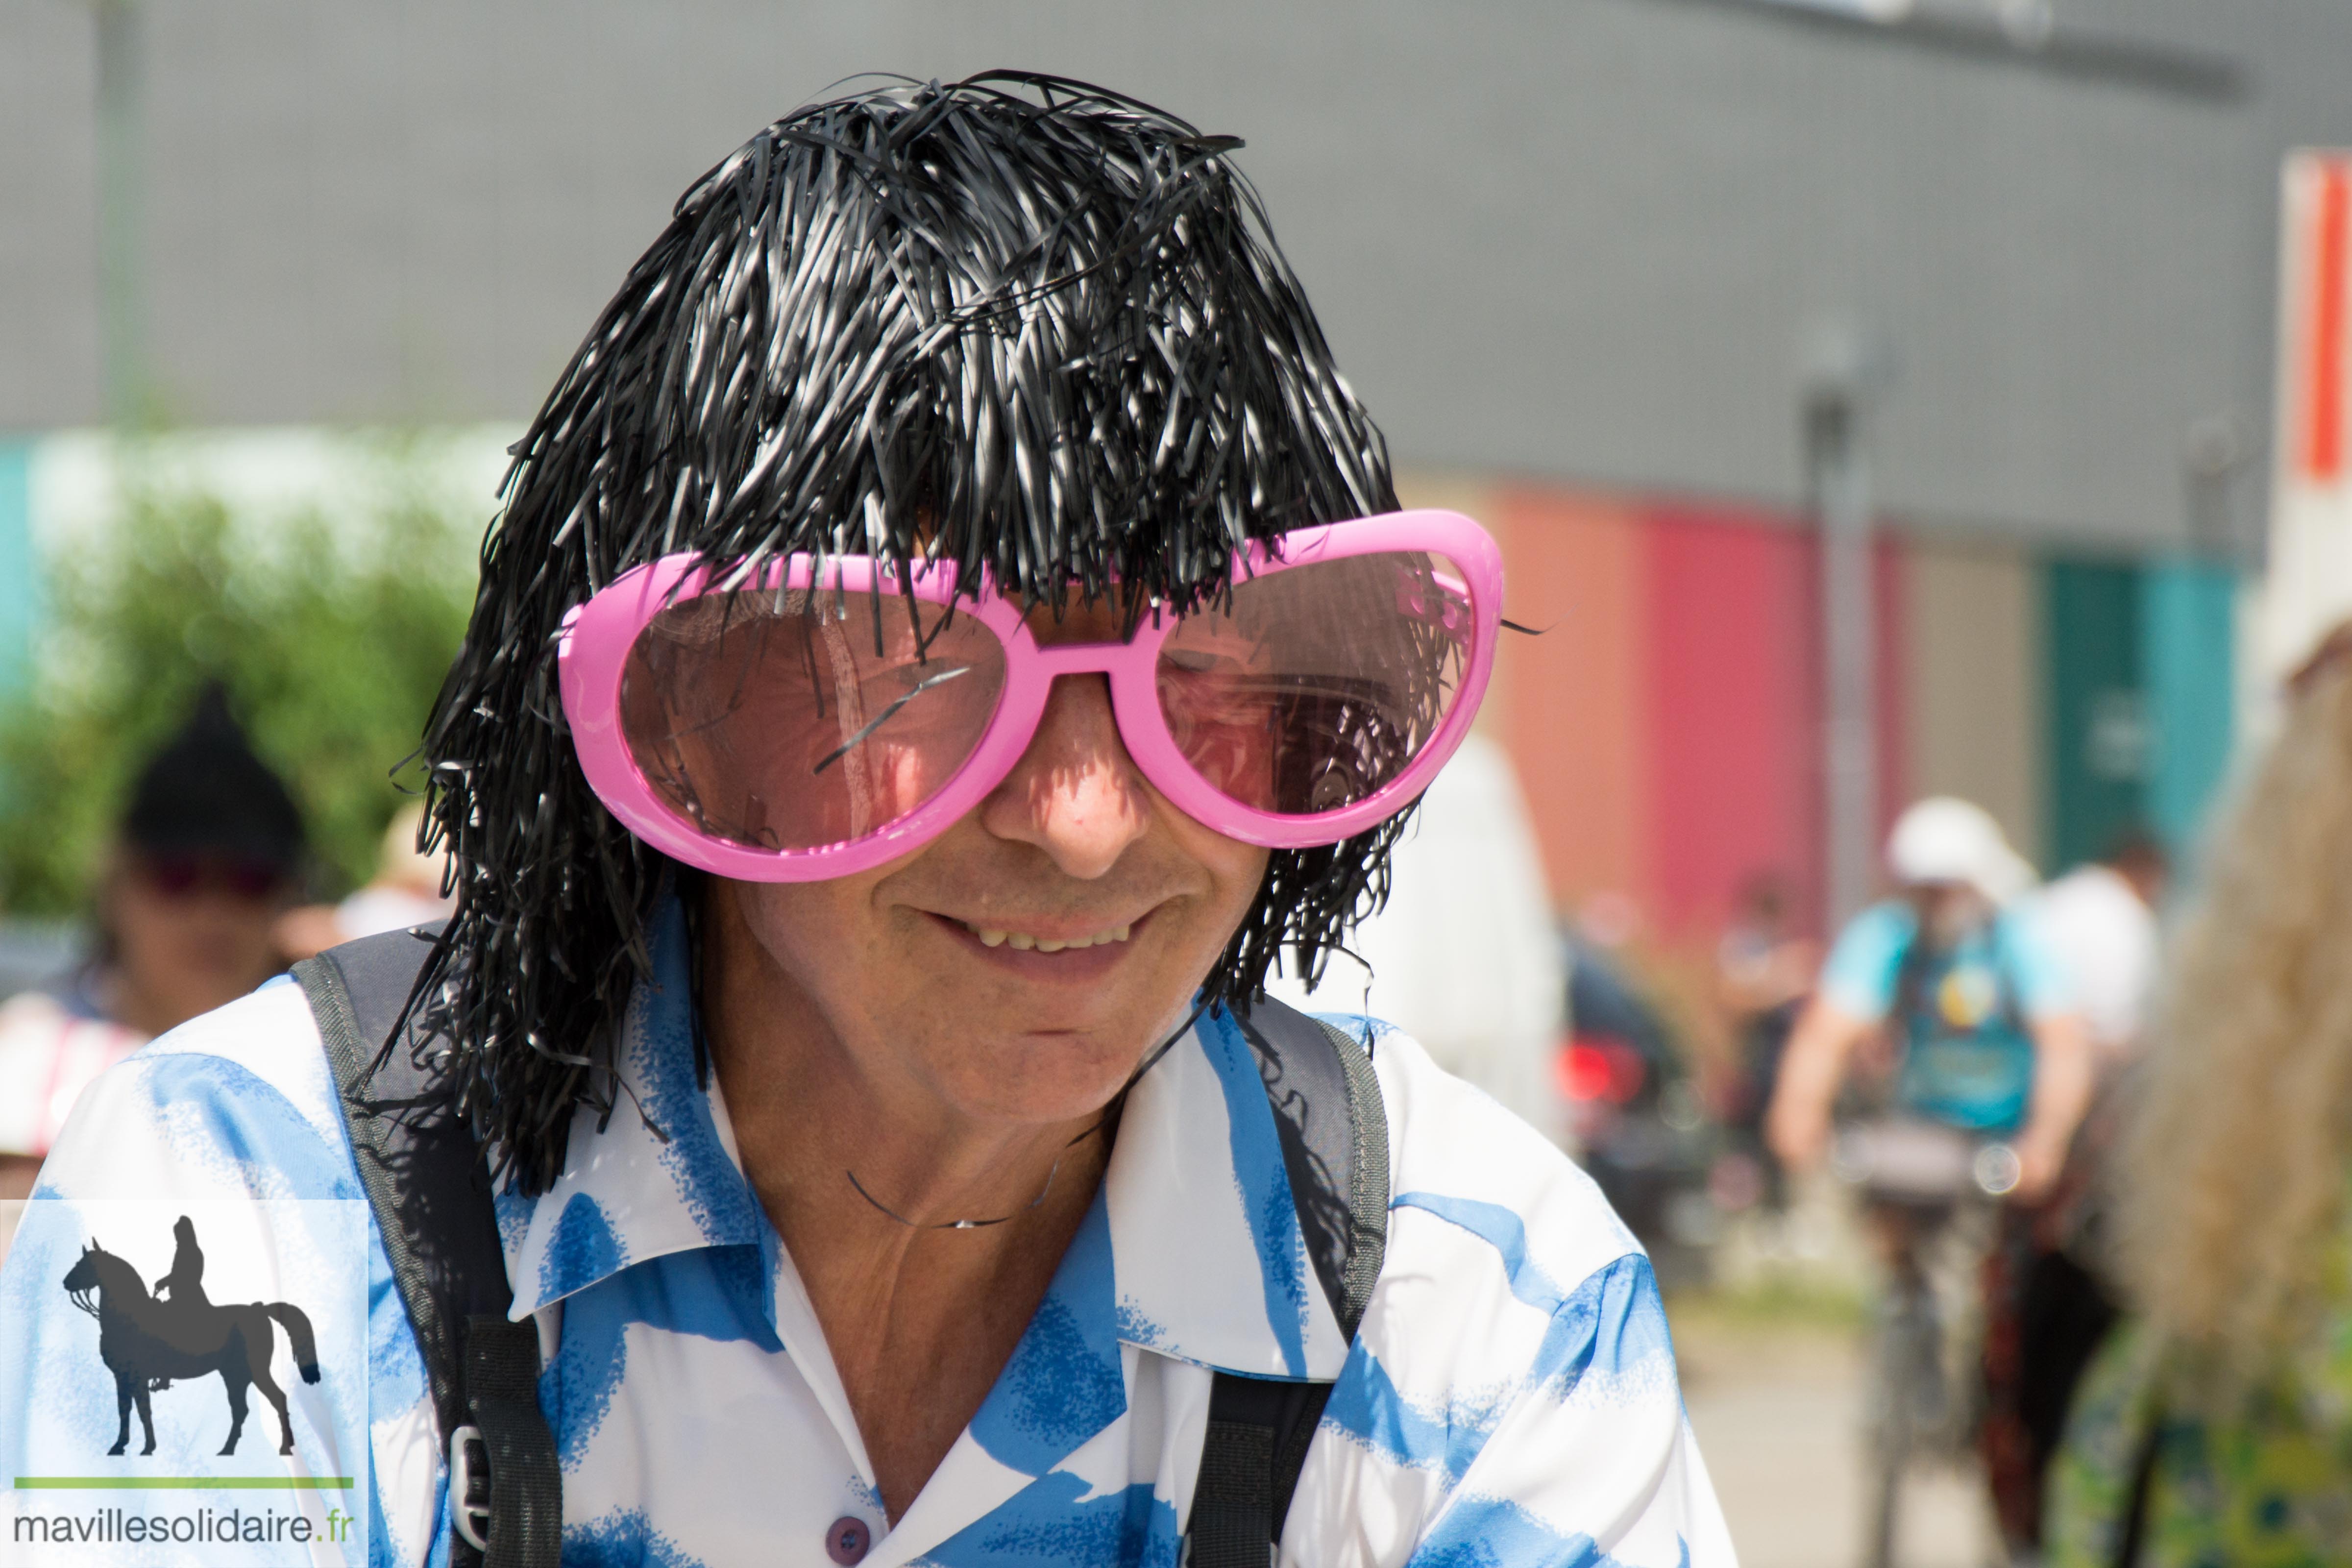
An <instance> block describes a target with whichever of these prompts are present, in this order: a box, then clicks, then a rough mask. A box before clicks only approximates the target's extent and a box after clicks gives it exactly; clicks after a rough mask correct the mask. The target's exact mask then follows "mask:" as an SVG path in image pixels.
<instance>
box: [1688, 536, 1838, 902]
mask: <svg viewBox="0 0 2352 1568" xmlns="http://www.w3.org/2000/svg"><path fill="white" fill-rule="evenodd" d="M1647 530H1648V542H1649V550H1650V558H1651V584H1652V593H1653V598H1652V604H1651V615H1650V639H1651V640H1650V651H1649V659H1648V663H1649V694H1650V700H1649V704H1648V718H1649V721H1650V723H1651V725H1652V726H1653V735H1654V740H1653V742H1652V750H1653V752H1654V756H1655V758H1656V762H1655V763H1654V776H1655V780H1656V789H1655V794H1656V798H1655V805H1654V818H1653V823H1654V826H1653V832H1654V838H1653V849H1652V855H1653V858H1654V863H1655V865H1656V868H1657V870H1656V879H1655V883H1654V895H1653V896H1654V900H1655V902H1654V908H1653V910H1652V913H1653V915H1654V918H1655V919H1656V920H1657V921H1658V922H1659V924H1660V926H1661V928H1662V930H1663V931H1664V933H1665V934H1666V935H1668V936H1669V937H1670V938H1675V937H1679V938H1685V939H1703V938H1704V937H1706V936H1707V935H1708V934H1710V933H1712V932H1713V931H1715V930H1716V929H1717V927H1718V926H1719V925H1720V924H1721V922H1722V921H1723V919H1724V917H1725V916H1726V914H1727V913H1728V912H1729V910H1730V907H1731V900H1732V898H1733V896H1734V894H1735V893H1736V892H1737V891H1738V887H1739V885H1740V884H1741V883H1742V882H1743V881H1745V880H1746V879H1748V878H1750V877H1753V876H1756V875H1759V874H1763V873H1773V874H1777V875H1779V876H1780V877H1781V878H1783V879H1785V880H1786V881H1787V882H1788V884H1789V885H1790V887H1791V888H1793V889H1796V891H1797V893H1798V899H1799V903H1800V906H1801V909H1803V910H1805V911H1806V912H1807V913H1808V914H1810V912H1811V910H1815V909H1818V908H1819V905H1820V889H1821V826H1820V817H1821V810H1820V805H1819V802H1820V798H1821V791H1820V768H1819V765H1818V761H1817V754H1818V752H1819V750H1820V741H1819V737H1820V734H1821V711H1822V710H1821V676H1820V668H1821V665H1820V655H1819V652H1818V649H1819V642H1820V639H1819V637H1818V626H1817V620H1818V616H1817V614H1816V610H1815V605H1816V604H1817V603H1818V598H1817V595H1818V587H1817V582H1816V577H1817V574H1816V572H1815V569H1814V561H1815V552H1814V550H1813V547H1812V539H1811V535H1810V534H1807V533H1803V532H1800V531H1797V530H1795V529H1792V528H1789V527H1785V526H1776V525H1774V524H1773V523H1772V522H1771V521H1769V520H1767V519H1764V518H1761V517H1757V516H1754V515H1746V516H1743V515H1740V514H1737V513H1730V512H1727V511H1712V510H1710V511H1698V510H1683V509H1660V510H1655V511H1653V512H1652V513H1651V514H1650V517H1649V519H1648V523H1647Z"/></svg>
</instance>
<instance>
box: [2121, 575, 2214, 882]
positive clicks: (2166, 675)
mask: <svg viewBox="0 0 2352 1568" xmlns="http://www.w3.org/2000/svg"><path fill="white" fill-rule="evenodd" d="M2144 594H2145V602H2144V605H2143V613H2142V616H2141V621H2140V637H2141V651H2140V659H2141V666H2142V668H2143V669H2144V670H2145V671H2146V674H2147V693H2148V707H2149V710H2150V714H2151V718H2152V721H2153V729H2154V732H2155V740H2156V754H2155V760H2154V766H2153V768H2152V770H2151V771H2150V773H2149V776H2148V781H2147V817H2148V826H2151V827H2153V828H2154V829H2155V830H2156V831H2157V832H2158V834H2159V835H2161V836H2162V837H2163V838H2164V841H2165V843H2166V845H2167V846H2168V847H2169V848H2171V850H2172V851H2173V852H2174V854H2175V855H2180V854H2185V853H2186V852H2188V851H2189V849H2191V848H2193V847H2194V846H2195V844H2196V840H2197V837H2198V833H2199V829H2200V826H2202V824H2203V821H2204V816H2205V812H2206V809H2207V808H2208V807H2209V806H2210V805H2211V804H2212V800H2213V795H2214V792H2215V791H2216V790H2217V789H2218V788H2219V787H2220V785H2221V779H2222V776H2223V774H2224V773H2227V772H2228V770H2229V765H2230V752H2231V742H2232V741H2233V739H2234V737H2235V734H2236V724H2237V715H2236V713H2235V703H2234V700H2233V698H2234V693H2235V689H2236V675H2237V670H2236V662H2237V660H2236V653H2237V640H2238V639H2237V595H2238V577H2237V574H2236V573H2235V572H2233V571H2231V570H2230V569H2229V568H2227V567H2224V566H2220V565H2216V564H2214V563H2210V562H2205V561H2198V560H2194V559H2190V558H2186V557H2176V558H2173V559H2169V560H2165V561H2159V562H2156V563H2151V564H2150V566H2149V567H2148V570H2147V577H2146V581H2145V586H2144Z"/></svg>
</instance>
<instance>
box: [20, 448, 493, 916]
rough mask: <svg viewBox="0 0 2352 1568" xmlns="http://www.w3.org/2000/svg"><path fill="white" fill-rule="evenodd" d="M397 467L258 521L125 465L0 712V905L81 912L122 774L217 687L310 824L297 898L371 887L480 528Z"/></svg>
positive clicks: (123, 788) (61, 563)
mask: <svg viewBox="0 0 2352 1568" xmlns="http://www.w3.org/2000/svg"><path fill="white" fill-rule="evenodd" d="M382 469H383V475H384V478H385V482H384V483H383V484H381V485H373V486H367V487H362V488H364V489H367V490H369V491H370V492H371V493H369V494H366V495H364V496H361V497H358V498H355V499H353V500H352V501H351V502H350V510H348V511H347V512H344V513H339V514H336V515H329V514H328V513H326V512H324V511H322V510H318V509H316V508H312V509H310V510H300V511H296V512H292V513H289V514H286V515H281V516H272V517H269V518H268V519H267V520H257V519H256V518H254V517H251V516H245V517H240V516H238V515H236V513H235V511H234V509H233V508H232V507H231V506H230V505H229V504H227V503H226V502H225V501H223V500H221V499H220V498H219V497H218V496H217V495H215V494H213V493H210V492H209V491H207V490H205V489H202V488H199V487H198V486H197V485H195V484H194V483H193V482H191V481H188V480H186V479H174V478H170V477H164V469H163V467H162V466H161V465H152V466H149V465H142V463H141V461H140V460H139V458H138V456H137V455H136V453H135V451H134V453H133V454H132V455H131V457H130V458H126V459H125V460H124V461H123V462H122V464H121V477H122V483H121V494H122V498H123V499H122V502H121V507H120V509H119V510H118V512H117V514H116V515H115V516H114V517H113V518H112V519H111V520H110V521H109V523H108V525H107V526H106V527H104V528H101V529H98V530H95V531H93V533H92V536H91V537H90V538H89V539H88V540H87V541H78V542H77V544H78V548H77V549H76V550H75V551H73V552H69V553H65V554H64V555H63V556H62V558H59V559H53V560H52V561H51V562H50V563H49V570H48V574H47V583H46V595H45V597H46V606H45V613H44V619H43V625H42V632H41V637H40V640H39V646H38V647H37V651H36V657H35V668H34V676H33V680H32V683H31V687H30V689H29V691H28V692H26V694H25V695H24V696H22V697H21V698H20V699H18V700H16V702H15V703H14V704H13V705H12V706H11V707H10V708H9V709H8V710H6V711H5V713H4V714H0V910H7V911H8V912H10V913H12V914H25V915H39V914H61V913H68V912H71V911H73V910H77V909H79V908H80V907H81V906H82V905H83V903H84V900H86V898H87V896H88V891H89V883H90V881H91V879H92V877H93V875H94V873H95V872H96V871H97V870H98V868H100V865H101V864H102V862H103V859H104V854H105V850H106V847H107V845H108V843H109V840H110V836H111V834H112V831H113V828H114V825H115V823H116V822H117V820H118V819H119V816H120V814H121V810H122V807H123V805H124V803H125V801H126V799H127V797H128V794H129V790H130V786H131V781H132V780H133V778H134V777H135V776H136V774H137V773H138V771H139V769H140V767H141V766H142V764H143V763H144V762H145V760H146V759H147V757H148V756H149V755H150V754H151V753H152V752H153V751H154V750H155V748H156V747H157V746H159V745H160V744H161V743H162V742H163V741H164V740H165V739H167V738H168V737H169V736H170V735H171V734H172V733H173V731H175V730H176V729H177V728H178V727H179V725H180V724H181V723H182V722H183V721H184V718H185V716H186V714H187V711H188V709H189V706H190V704H191V703H192V702H193V700H194V697H195V694H196V692H197V691H198V689H200V688H201V687H202V686H203V684H204V683H205V681H206V680H209V679H220V680H222V681H224V682H225V683H226V686H227V688H228V691H229V696H230V701H231V705H232V707H233V708H234V710H236V714H237V716H238V718H239V719H240V720H242V721H244V723H245V725H246V727H247V731H248V732H249V733H250V734H251V736H252V738H253V744H254V748H255V750H256V751H257V752H260V753H261V755H262V756H263V758H265V759H266V760H267V761H268V763H270V764H271V765H272V766H274V767H276V768H277V769H278V771H279V773H281V774H282V775H283V776H284V778H285V779H286V782H287V784H288V785H289V788H291V790H292V791H293V794H294V797H295V799H296V800H297V801H298V802H299V803H300V804H301V805H302V808H303V810H304V812H305V814H306V815H307V817H308V819H309V824H310V843H311V847H312V851H313V855H314V857H315V861H316V866H315V881H316V883H317V886H316V888H315V889H313V890H314V891H315V892H317V893H319V894H320V895H322V896H333V895H335V894H339V893H341V891H343V890H344V889H348V888H350V887H352V886H353V885H355V884H356V883H358V882H361V881H363V880H365V879H366V878H367V877H368V876H369V875H370V874H371V872H372V871H373V868H374V865H375V860H376V854H377V846H378V844H379V842H380V840H381V839H382V837H383V829H384V825H385V823H386V822H387V821H388V820H389V819H390V817H391V816H392V814H393V812H394V810H395V809H396V808H397V807H398V806H399V805H400V804H401V802H402V800H403V799H404V795H403V794H402V793H401V790H400V788H399V787H396V786H395V784H394V779H393V774H394V770H395V769H397V768H401V767H402V765H403V763H404V759H406V758H408V757H409V755H410V753H411V752H413V751H414V749H415V745H416V743H417V740H418V738H419V735H420V734H421V731H422V730H423V726H424V721H425V714H426V712H427V710H428V709H429V708H430V706H431V703H432V700H433V698H434V695H435V693H436V691H437V690H438V689H440V684H441V679H442V676H443V675H444V673H445V672H446V670H447V668H448V665H449V660H450V658H452V657H453V656H454V654H455V653H456V651H457V641H458V638H459V637H460V636H461V635H462V634H463V632H464V630H465V624H466V614H467V607H468V605H469V603H470V599H471V590H472V573H473V561H474V545H475V544H476V543H477V542H478V539H479V535H480V531H481V526H482V521H483V520H482V518H480V517H476V518H473V519H470V520H467V519H463V518H460V517H457V516H455V515H453V514H452V511H451V510H450V509H449V508H448V506H447V505H446V502H443V501H440V500H436V499H435V498H434V497H433V495H432V493H431V489H430V487H429V486H428V485H426V484H425V483H424V482H423V481H422V480H421V479H418V480H417V481H416V482H414V483H411V482H407V481H406V480H405V479H404V478H403V475H404V472H406V470H405V469H404V458H403V457H402V455H401V450H400V449H399V448H398V447H391V448H387V450H386V453H385V457H384V462H383V465H382ZM339 504H340V503H339ZM483 510H484V511H485V512H487V510H488V508H487V507H485V508H484V509H483ZM416 774H417V770H416V769H415V765H414V764H413V763H410V764H408V765H407V767H406V769H405V772H404V777H403V782H404V784H407V785H408V786H409V787H411V788H414V786H415V782H416Z"/></svg>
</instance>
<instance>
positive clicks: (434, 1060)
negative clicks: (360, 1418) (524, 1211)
mask: <svg viewBox="0 0 2352 1568" xmlns="http://www.w3.org/2000/svg"><path fill="white" fill-rule="evenodd" d="M435 935H436V932H435V931H432V930H430V929H429V928H420V929H417V930H414V931H387V932H385V933H383V935H381V936H372V937H363V938H362V939H361V940H360V941H358V942H345V943H344V944H343V945H341V946H340V947H334V948H330V949H329V950H327V951H326V952H322V953H320V954H319V955H318V956H317V957H315V958H310V959H305V960H304V961H303V962H302V963H298V964H296V965H295V966H294V978H295V980H296V982H297V983H298V984H300V985H301V987H302V994H304V995H305V996H306V997H308V998H309V1000H310V1012H311V1015H312V1016H313V1017H315V1018H316V1019H317V1021H318V1025H319V1038H320V1042H321V1043H322V1044H323V1045H324V1047H325V1048H326V1054H327V1062H328V1066H329V1068H331V1071H332V1072H333V1075H334V1079H335V1089H336V1099H337V1100H338V1101H339V1102H340V1104H341V1108H342V1111H343V1121H344V1124H345V1126H346V1127H348V1128H349V1130H350V1132H351V1140H352V1158H353V1161H354V1163H356V1164H357V1165H358V1168H359V1176H360V1184H361V1186H362V1188H364V1189H365V1191H366V1193H367V1197H368V1205H369V1207H370V1208H372V1209H373V1211H374V1214H375V1222H376V1229H377V1230H378V1232H379V1233H380V1234H381V1235H382V1237H383V1249H384V1255H385V1256H386V1257H387V1258H390V1259H391V1262H392V1276H393V1280H394V1283H395V1284H396V1285H397V1286H398V1287H399V1289H400V1299H401V1303H402V1305H403V1306H404V1307H406V1308H407V1310H408V1321H409V1324H410V1326H411V1327H412V1328H413V1329H414V1330H415V1334H416V1345H417V1349H418V1351H419V1352H420V1353H421V1355H422V1356H423V1359H424V1362H425V1384H426V1386H427V1388H428V1390H429V1391H430V1393H431V1395H432V1399H433V1414H434V1419H435V1423H436V1426H437V1427H438V1429H439V1431H440V1435H441V1440H442V1443H443V1445H444V1447H445V1448H446V1452H447V1455H448V1458H449V1519H450V1525H451V1529H452V1534H451V1539H450V1542H449V1553H450V1562H451V1563H452V1564H453V1565H456V1568H472V1565H474V1564H480V1565H482V1568H558V1561H559V1558H560V1556H561V1553H562V1530H563V1494H562V1486H563V1478H562V1469H561V1468H560V1467H559V1466H558V1464H557V1462H556V1454H555V1436H554V1434H553V1433H552V1432H551V1431H550V1430H549V1428H548V1425H547V1418H546V1416H545V1415H543V1414H542V1413H541V1410H540V1407H539V1372H540V1365H539V1331H538V1329H537V1328H536V1326H535V1325H533V1324H531V1323H529V1322H521V1323H512V1322H509V1321H507V1310H508V1309H509V1307H510V1306H511V1305H512V1304H513V1301H514V1293H513V1291H512V1290H511V1289H509V1287H508V1284H507V1270H506V1253H505V1251H504V1249H503V1248H502V1247H500V1245H499V1227H498V1218H497V1215H496V1213H495V1212H494V1211H493V1209H492V1207H491V1204H490V1184H489V1177H488V1172H487V1171H486V1170H485V1169H484V1166H483V1163H482V1160H481V1157H480V1152H479V1151H478V1149H477V1148H476V1146H475V1143H474V1140H473V1136H472V1134H471V1132H470V1131H468V1130H467V1127H466V1125H465V1123H464V1121H461V1120H460V1119H459V1118H458V1116H457V1112H456V1110H455V1109H454V1107H453V1106H452V1105H451V1103H450V1095H449V1092H448V1088H447V1085H446V1079H444V1077H443V1073H442V1061H443V1059H444V1058H441V1057H439V1056H437V1055H426V1056H425V1058H424V1059H423V1060H422V1061H420V1060H419V1057H420V1054H421V1053H420V1051H419V1049H418V1048H417V1047H418V1042H417V1041H416V1040H415V1037H414V1036H413V1035H411V1034H409V1033H407V1032H406V1031H405V1030H404V1031H403V1034H402V1037H401V1039H400V1041H399V1042H398V1043H397V1044H396V1045H394V1047H393V1049H392V1050H391V1051H390V1052H389V1053H388V1054H385V1053H384V1052H383V1047H384V1046H385V1044H386V1043H387V1042H389V1041H391V1040H392V1037H393V1031H394V1029H395V1028H397V1027H400V1026H401V1025H402V1021H403V1018H404V1015H405V1014H406V1013H407V1011H408V1003H409V998H410V996H411V994H413V993H414V992H415V987H416V981H417V977H418V975H419V974H420V973H422V972H423V969H424V966H425V959H426V957H427V956H429V955H430V954H431V952H432V951H433V948H432V943H433V940H434V937H435ZM379 1055H383V1061H382V1062H381V1064H380V1065H379V1063H378V1060H377V1058H378V1057H379ZM477 1454H478V1455H479V1456H480V1459H479V1461H477V1458H476V1456H477Z"/></svg>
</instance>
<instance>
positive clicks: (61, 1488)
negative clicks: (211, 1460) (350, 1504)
mask: <svg viewBox="0 0 2352 1568" xmlns="http://www.w3.org/2000/svg"><path fill="white" fill-rule="evenodd" d="M16 1489H17V1490H19V1491H28V1492H41V1491H50V1492H99V1491H104V1492H160V1491H191V1492H208V1491H240V1492H261V1491H270V1492H293V1491H319V1492H347V1491H349V1490H351V1489H352V1478H351V1477H349V1476H18V1477H17V1478H16Z"/></svg>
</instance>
